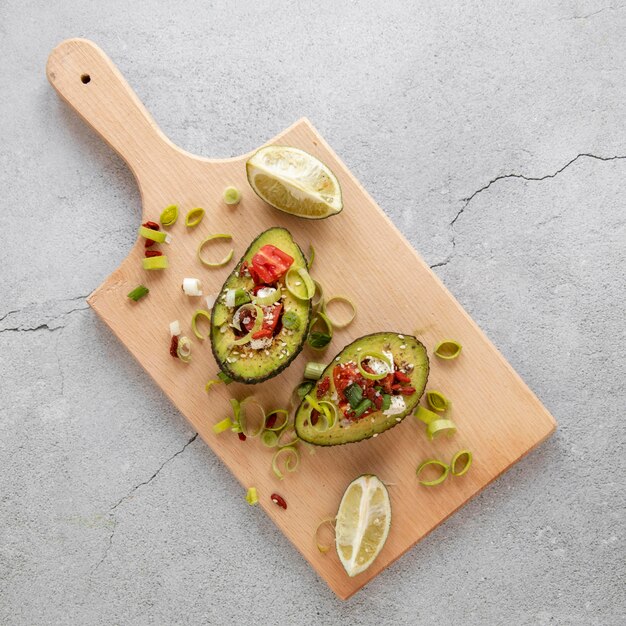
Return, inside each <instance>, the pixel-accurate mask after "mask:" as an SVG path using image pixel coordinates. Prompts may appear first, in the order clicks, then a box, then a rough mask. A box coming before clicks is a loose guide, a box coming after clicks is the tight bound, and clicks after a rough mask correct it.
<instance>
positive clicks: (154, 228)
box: [142, 222, 161, 230]
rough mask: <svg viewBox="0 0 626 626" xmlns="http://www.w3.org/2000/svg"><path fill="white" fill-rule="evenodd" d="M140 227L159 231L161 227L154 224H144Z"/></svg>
mask: <svg viewBox="0 0 626 626" xmlns="http://www.w3.org/2000/svg"><path fill="white" fill-rule="evenodd" d="M142 226H145V227H146V228H149V229H150V230H161V227H160V226H159V225H158V224H157V223H156V222H145V223H144V224H142Z"/></svg>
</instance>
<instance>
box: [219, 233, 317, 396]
mask: <svg viewBox="0 0 626 626" xmlns="http://www.w3.org/2000/svg"><path fill="white" fill-rule="evenodd" d="M273 230H277V231H283V232H285V233H287V234H288V235H289V237H290V239H291V241H292V243H293V246H294V248H295V249H296V250H297V251H298V252H299V253H300V255H301V256H302V258H303V259H304V262H305V265H306V256H304V252H302V249H301V248H300V246H299V245H298V244H297V243H296V240H295V239H294V238H293V236H292V234H291V233H290V232H289V231H288V230H287V229H286V228H283V227H281V226H273V227H271V228H268V229H267V230H264V231H263V232H262V233H259V234H258V235H257V236H256V237H255V238H254V239H253V240H252V242H251V243H250V245H249V246H248V248H247V250H246V251H245V252H244V254H243V256H242V257H241V258H240V259H239V261H238V263H237V265H235V268H234V269H233V271H232V272H231V273H230V274H229V275H228V277H227V278H226V280H225V281H224V284H223V285H222V288H221V289H220V293H219V295H220V296H221V295H222V293H223V291H224V288H225V287H226V285H227V284H228V282H229V281H230V280H231V278H233V277H235V276H238V275H239V268H240V267H241V264H242V263H243V262H244V261H250V260H251V258H252V256H254V255H251V250H252V248H253V247H254V245H255V244H256V243H257V241H258V240H259V239H260V238H261V237H263V236H264V235H266V234H267V233H269V232H270V231H273ZM277 247H278V246H277ZM284 252H287V254H290V251H287V250H284ZM248 257H250V258H248ZM218 297H219V296H218ZM312 308H313V307H312V305H311V301H310V300H309V301H308V303H307V306H306V325H305V326H304V327H305V328H308V327H309V323H310V322H311V312H312ZM216 309H217V307H215V306H214V307H213V309H212V311H211V352H212V353H213V357H214V358H215V362H216V363H217V366H218V367H219V368H220V370H221V371H222V372H224V374H226V375H227V376H229V377H230V378H232V379H233V380H234V381H236V382H238V383H243V384H245V385H256V384H258V383H262V382H264V381H266V380H268V379H270V378H273V377H274V376H278V374H280V373H281V372H282V371H283V370H285V369H286V368H287V367H289V365H291V363H292V362H293V360H294V359H295V358H296V357H297V356H298V355H299V354H300V352H302V348H304V343H305V341H306V337H307V333H306V332H305V333H303V335H302V340H301V341H300V344H299V345H298V347H297V348H296V349H295V350H294V351H293V352H292V354H290V355H289V356H288V357H287V358H286V359H284V360H282V361H280V362H279V364H277V367H276V368H275V369H273V370H272V371H271V372H269V373H268V374H267V375H266V376H263V377H260V378H259V377H245V376H241V375H239V374H237V373H236V372H233V371H232V370H231V369H230V368H229V367H228V363H226V362H225V361H222V360H221V359H220V358H219V356H218V354H217V351H216V349H215V344H214V342H213V329H214V327H215V311H216ZM303 309H304V306H303ZM251 360H252V361H254V359H251Z"/></svg>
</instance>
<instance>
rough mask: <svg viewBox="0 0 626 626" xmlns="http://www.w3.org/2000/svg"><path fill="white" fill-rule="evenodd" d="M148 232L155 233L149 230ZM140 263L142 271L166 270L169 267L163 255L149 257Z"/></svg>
mask: <svg viewBox="0 0 626 626" xmlns="http://www.w3.org/2000/svg"><path fill="white" fill-rule="evenodd" d="M150 232H151V233H153V232H156V231H154V230H151V231H150ZM141 261H142V262H143V269H144V270H166V269H167V268H168V267H169V266H170V264H169V262H168V260H167V257H166V256H165V255H161V256H151V257H147V258H145V259H141Z"/></svg>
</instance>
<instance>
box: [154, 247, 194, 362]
mask: <svg viewBox="0 0 626 626" xmlns="http://www.w3.org/2000/svg"><path fill="white" fill-rule="evenodd" d="M155 258H158V257H155ZM176 354H177V355H178V358H179V359H180V360H181V361H182V362H183V363H189V361H191V339H189V337H184V336H183V337H180V338H179V339H178V346H177V348H176Z"/></svg>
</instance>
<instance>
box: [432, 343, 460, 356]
mask: <svg viewBox="0 0 626 626" xmlns="http://www.w3.org/2000/svg"><path fill="white" fill-rule="evenodd" d="M462 348H463V347H462V346H461V344H460V343H459V342H458V341H454V340H453V339H446V340H445V341H442V342H440V343H438V344H437V345H436V347H435V356H438V357H439V358H440V359H447V360H450V359H456V358H457V357H458V356H459V354H461V350H462Z"/></svg>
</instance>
